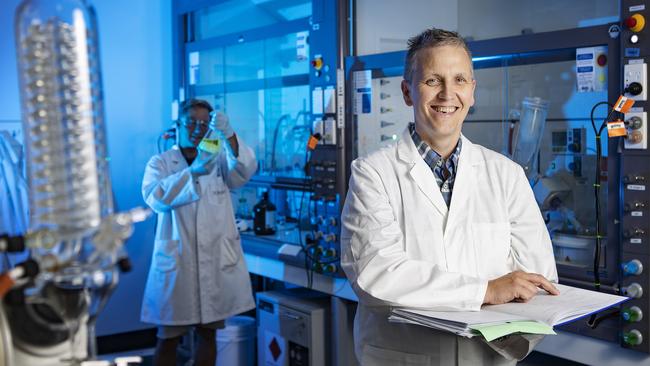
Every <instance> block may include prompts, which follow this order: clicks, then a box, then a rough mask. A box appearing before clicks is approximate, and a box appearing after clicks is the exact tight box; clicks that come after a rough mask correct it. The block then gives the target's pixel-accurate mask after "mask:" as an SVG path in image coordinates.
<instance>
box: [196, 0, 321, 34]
mask: <svg viewBox="0 0 650 366" xmlns="http://www.w3.org/2000/svg"><path fill="white" fill-rule="evenodd" d="M311 13H312V4H311V0H247V1H242V0H232V1H226V2H223V3H220V4H218V5H214V6H211V7H208V8H205V9H201V10H198V11H196V12H195V25H194V33H195V36H196V39H197V40H201V39H205V38H210V37H217V36H222V35H225V34H231V33H237V32H242V31H246V30H251V29H255V28H259V27H264V26H269V25H273V24H279V23H282V22H287V21H292V20H296V19H300V18H306V17H309V16H311Z"/></svg>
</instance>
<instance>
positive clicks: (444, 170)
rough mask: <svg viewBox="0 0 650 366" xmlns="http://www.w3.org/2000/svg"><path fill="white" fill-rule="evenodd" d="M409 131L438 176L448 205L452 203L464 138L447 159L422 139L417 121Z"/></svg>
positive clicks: (459, 140) (410, 126)
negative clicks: (416, 126)
mask: <svg viewBox="0 0 650 366" xmlns="http://www.w3.org/2000/svg"><path fill="white" fill-rule="evenodd" d="M409 132H410V133H411V138H412V139H413V142H414V143H415V147H417V149H418V152H419V153H420V155H421V156H422V159H424V162H425V163H427V165H428V166H429V167H430V168H431V170H432V171H433V175H434V176H435V177H436V183H438V187H439V188H440V193H442V198H444V200H445V202H446V203H447V207H449V204H450V203H451V193H452V191H453V189H454V180H456V168H457V167H458V158H459V157H460V149H461V147H462V144H463V142H462V140H461V139H458V144H457V145H456V149H455V150H454V152H453V153H451V155H450V156H449V158H448V159H447V160H446V161H445V159H443V158H442V157H441V156H440V154H438V153H437V152H435V151H434V150H433V149H432V148H431V147H429V145H428V144H427V143H426V142H425V141H423V140H422V138H421V137H420V135H419V134H418V133H417V131H415V123H410V124H409Z"/></svg>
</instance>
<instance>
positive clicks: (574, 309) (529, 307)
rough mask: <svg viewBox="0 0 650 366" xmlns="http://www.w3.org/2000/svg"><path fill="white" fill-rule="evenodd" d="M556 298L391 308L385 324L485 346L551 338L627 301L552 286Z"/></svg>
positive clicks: (542, 294) (545, 296) (542, 293)
mask: <svg viewBox="0 0 650 366" xmlns="http://www.w3.org/2000/svg"><path fill="white" fill-rule="evenodd" d="M555 286H556V287H557V289H558V290H560V295H557V296H555V295H550V294H548V293H547V292H546V291H543V290H540V292H539V293H538V294H537V296H535V297H534V298H533V299H531V300H530V301H528V302H525V303H524V302H510V303H507V304H501V305H484V306H483V307H481V310H480V311H430V310H422V309H408V308H393V309H392V310H391V314H390V316H389V320H390V321H393V322H403V323H411V324H418V325H422V326H426V327H430V328H434V329H438V330H442V331H446V332H451V333H454V334H456V335H459V336H463V337H474V336H483V337H484V338H485V339H486V340H487V341H488V342H489V341H491V340H493V339H496V338H499V337H502V336H504V335H508V334H512V333H533V334H555V333H554V332H553V327H555V326H559V325H563V324H566V323H570V322H572V321H575V320H577V319H580V318H583V317H586V316H589V315H591V314H593V313H597V312H600V311H602V310H605V309H607V308H610V307H612V306H616V305H618V304H620V303H622V302H624V301H626V300H628V299H629V298H627V297H624V296H617V295H611V294H606V293H602V292H596V291H590V290H584V289H581V288H577V287H570V286H565V285H559V284H558V285H555Z"/></svg>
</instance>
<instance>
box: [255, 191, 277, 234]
mask: <svg viewBox="0 0 650 366" xmlns="http://www.w3.org/2000/svg"><path fill="white" fill-rule="evenodd" d="M253 212H254V214H255V217H254V218H253V231H254V232H255V235H273V234H275V212H276V209H275V205H274V204H272V203H271V201H269V192H264V193H262V199H261V200H260V201H259V202H258V203H257V204H256V205H255V206H254V207H253Z"/></svg>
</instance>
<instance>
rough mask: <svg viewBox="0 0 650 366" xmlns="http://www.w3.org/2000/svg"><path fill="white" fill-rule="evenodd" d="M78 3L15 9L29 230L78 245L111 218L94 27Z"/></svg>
mask: <svg viewBox="0 0 650 366" xmlns="http://www.w3.org/2000/svg"><path fill="white" fill-rule="evenodd" d="M87 9H88V8H87V7H86V5H85V4H84V3H83V2H82V1H78V0H66V1H57V2H53V1H49V0H32V1H26V2H23V4H22V5H21V7H20V8H19V9H18V11H17V16H16V22H15V31H16V37H17V38H16V41H17V53H18V68H19V73H20V75H19V78H20V83H21V102H22V114H23V130H24V135H25V146H26V150H27V175H28V180H29V184H30V191H29V201H30V210H31V212H30V229H31V230H34V231H36V230H43V229H46V230H48V231H54V232H57V233H58V235H57V236H58V237H59V238H60V239H61V240H64V241H68V240H77V239H81V238H82V237H84V236H86V235H87V234H89V232H91V231H93V230H94V229H96V228H97V227H98V225H99V224H100V221H101V218H102V217H104V216H106V215H108V214H111V213H112V201H111V198H112V197H111V189H110V178H109V171H108V162H107V153H106V133H105V126H104V118H103V105H102V91H101V78H100V70H99V58H98V47H97V33H96V25H95V23H94V18H93V17H92V14H89V11H88V10H87Z"/></svg>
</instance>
